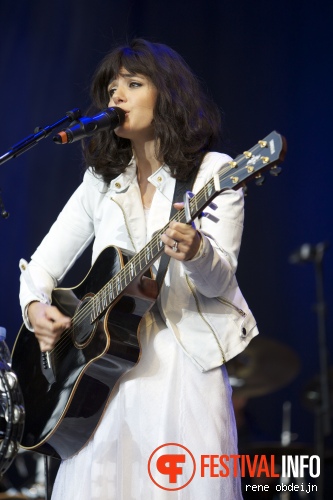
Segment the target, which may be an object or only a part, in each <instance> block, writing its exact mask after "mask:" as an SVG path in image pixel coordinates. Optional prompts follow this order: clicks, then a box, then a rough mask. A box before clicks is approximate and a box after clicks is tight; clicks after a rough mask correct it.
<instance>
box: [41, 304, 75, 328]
mask: <svg viewBox="0 0 333 500" xmlns="http://www.w3.org/2000/svg"><path fill="white" fill-rule="evenodd" d="M45 316H46V318H47V319H48V320H51V321H53V322H54V323H59V324H63V325H67V326H70V324H71V318H69V317H68V316H65V315H64V314H62V313H61V312H60V311H59V309H58V308H57V307H54V306H50V307H48V308H47V309H46V311H45Z"/></svg>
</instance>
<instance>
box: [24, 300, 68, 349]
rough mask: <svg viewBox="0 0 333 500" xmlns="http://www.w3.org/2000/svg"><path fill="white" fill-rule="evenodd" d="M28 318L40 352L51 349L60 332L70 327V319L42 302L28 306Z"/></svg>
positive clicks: (55, 308)
mask: <svg viewBox="0 0 333 500" xmlns="http://www.w3.org/2000/svg"><path fill="white" fill-rule="evenodd" d="M28 317H29V321H30V323H31V326H32V327H33V329H34V332H35V336H36V338H37V340H38V342H39V346H40V349H41V351H42V352H44V351H50V350H51V349H53V347H54V346H55V344H56V343H57V341H58V340H59V338H60V336H61V334H62V332H63V331H64V330H66V328H69V327H70V325H71V318H69V317H68V316H64V315H63V314H62V313H61V312H60V311H59V309H58V308H57V307H55V306H49V305H47V304H43V303H42V302H31V304H29V306H28Z"/></svg>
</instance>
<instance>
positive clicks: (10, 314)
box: [0, 0, 333, 442]
mask: <svg viewBox="0 0 333 500" xmlns="http://www.w3.org/2000/svg"><path fill="white" fill-rule="evenodd" d="M332 21H333V3H332V2H327V1H324V0H317V1H316V2H312V1H308V0H303V1H300V0H295V1H290V0H278V1H275V0H272V1H267V0H253V1H247V0H233V1H232V0H197V1H196V2H193V1H181V2H180V1H179V0H168V2H161V1H156V0H141V1H137V0H123V1H122V2H119V1H118V2H116V1H114V0H105V1H102V0H94V2H91V1H88V0H76V1H66V2H65V1H63V0H59V1H58V2H45V1H42V0H33V1H29V2H26V1H22V0H21V1H20V0H18V1H12V0H0V71H1V92H0V109H1V116H0V130H1V133H0V155H2V154H4V153H5V152H6V151H7V150H9V149H10V147H11V146H12V145H13V144H15V143H16V142H19V141H20V140H22V139H23V138H25V137H26V136H27V135H29V134H31V133H33V130H34V128H35V127H37V126H41V127H44V126H46V125H50V124H51V123H53V122H55V121H57V120H58V119H60V118H62V117H63V116H64V115H65V113H66V111H69V110H71V109H73V108H75V107H79V108H81V109H82V111H84V110H85V109H86V108H87V106H88V104H89V85H90V80H91V77H92V74H93V72H94V69H95V67H96V65H97V63H98V62H99V61H100V60H101V58H102V57H103V56H104V54H105V53H106V52H108V51H109V49H110V48H111V47H112V46H113V45H114V44H116V43H119V42H120V43H121V42H123V41H126V39H131V38H133V37H136V36H140V37H144V38H148V39H150V40H152V41H160V42H163V43H166V44H168V45H170V46H172V47H173V48H174V49H176V50H177V51H178V52H180V53H181V54H182V55H183V56H184V58H185V60H186V61H187V62H188V63H189V65H190V66H191V67H192V68H193V70H194V71H195V73H196V74H197V75H198V76H199V77H200V79H201V80H202V81H203V83H204V85H205V87H206V88H207V89H209V91H210V93H211V95H212V96H213V98H214V99H215V101H216V103H217V104H218V106H219V108H220V109H221V112H222V114H223V120H224V124H225V125H224V131H225V147H226V149H227V151H228V152H229V153H231V154H233V155H236V154H238V153H240V152H242V151H244V150H245V149H248V148H250V147H251V146H253V145H254V144H255V143H256V142H257V141H258V140H259V139H262V138H263V137H264V136H265V135H267V134H268V133H269V132H271V130H274V129H276V130H278V131H279V132H280V133H282V134H283V135H285V136H286V138H287V141H288V153H287V156H286V159H285V162H284V164H283V171H282V175H281V176H280V177H278V178H272V177H271V176H269V175H268V176H267V180H266V183H265V184H264V186H263V187H261V188H258V187H256V186H255V185H254V184H251V185H250V186H249V190H248V196H247V199H246V225H245V230H244V238H243V245H242V249H241V253H240V262H239V269H238V280H239V283H240V285H241V288H242V289H243V292H244V294H245V296H246V298H247V300H248V302H249V304H250V306H251V309H252V310H253V312H254V314H255V316H256V318H257V321H258V325H259V329H260V332H261V336H262V337H263V338H265V339H272V340H274V341H277V342H280V343H282V344H283V345H285V346H288V347H289V348H290V349H292V350H293V351H294V353H295V355H296V356H297V357H298V358H299V361H300V363H301V369H300V371H299V373H298V375H297V376H296V377H295V378H294V379H293V380H292V381H291V382H290V383H289V384H288V385H287V386H285V387H283V388H281V389H279V390H277V391H275V392H272V393H269V394H267V395H265V396H260V397H250V399H249V402H248V405H247V409H246V411H247V414H248V416H249V419H250V420H251V422H254V423H255V431H254V433H255V435H256V439H257V440H258V439H265V440H269V441H279V439H280V433H281V425H282V405H283V402H284V401H291V404H292V410H291V416H292V419H291V423H292V431H293V432H294V433H296V434H297V435H298V437H297V441H301V442H312V441H313V436H314V415H313V413H312V412H311V411H309V410H308V409H306V408H305V406H304V405H303V403H302V395H303V391H304V386H305V385H306V384H307V382H308V381H309V380H311V379H312V378H313V377H314V376H315V374H316V373H318V370H319V355H318V333H317V319H316V314H315V310H314V304H315V302H316V289H315V272H314V265H313V263H311V262H309V263H306V264H303V265H300V266H297V265H292V264H290V262H289V256H290V254H291V253H292V252H293V251H295V250H296V249H297V248H299V247H300V246H301V245H302V244H304V243H309V244H312V245H316V244H317V243H319V242H327V243H328V244H331V246H329V247H328V248H327V251H326V252H325V255H324V262H323V269H324V291H325V300H326V306H327V308H326V312H327V315H326V327H327V343H328V345H327V353H328V356H329V362H330V364H332V363H333V360H332V356H331V353H332V342H333V341H332V324H333V319H332V317H333V311H332V305H333V248H332V244H333V230H332V214H333V210H332V181H333V160H332V116H333V106H332V94H333V92H332V89H333V77H332V70H331V65H332V56H333V51H332V36H331V31H332V29H331V28H332ZM82 172H83V163H82V158H81V151H80V145H79V144H78V143H75V144H73V145H66V146H59V145H55V144H54V143H53V142H52V139H51V137H49V138H47V139H46V140H43V141H41V142H40V143H39V144H38V145H37V146H36V147H34V148H33V149H31V150H30V151H28V152H26V153H25V154H24V155H22V156H20V157H18V158H16V159H13V160H10V161H9V162H7V163H5V164H3V165H1V166H0V187H1V191H2V198H3V202H4V205H5V208H6V210H7V211H8V212H9V213H10V217H9V218H8V219H7V220H4V219H1V218H0V242H1V245H0V280H1V281H0V325H2V326H4V327H6V329H7V336H8V343H9V345H10V346H12V345H13V343H14V340H15V337H16V334H17V332H18V330H19V328H20V325H21V322H22V319H21V313H20V309H19V303H18V288H19V268H18V263H19V260H20V258H22V257H23V258H25V259H27V260H28V259H29V258H30V255H31V254H32V253H33V251H34V249H35V248H36V246H37V245H38V243H39V242H40V240H41V238H42V237H43V236H44V234H45V233H46V231H47V230H48V228H49V226H50V224H51V223H52V222H53V220H54V219H55V217H56V216H57V214H58V212H59V210H60V209H61V208H62V206H63V204H64V203H65V202H66V200H67V199H68V197H69V196H70V194H71V193H72V192H73V190H74V189H75V188H76V186H77V185H78V184H79V182H80V180H81V178H82ZM89 266H90V259H89V255H88V254H87V255H85V256H83V257H82V259H81V261H80V263H78V264H77V265H76V266H75V267H74V268H73V269H72V270H71V272H70V274H69V276H68V277H67V278H66V282H65V284H66V285H67V286H70V285H73V286H74V285H75V284H77V283H79V282H80V281H81V279H82V278H83V276H84V275H85V273H86V271H87V270H88V268H89ZM28 355H29V353H27V356H28ZM271 355H272V353H271V352H270V351H269V349H268V350H267V359H268V360H269V359H270V356H271ZM259 369H260V367H259ZM287 369H288V366H285V364H284V360H283V359H281V373H280V375H279V374H277V377H279V376H281V377H283V375H284V371H285V370H287ZM266 377H269V374H266V372H263V383H264V382H265V381H267V380H266Z"/></svg>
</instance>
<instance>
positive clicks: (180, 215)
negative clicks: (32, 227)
mask: <svg viewBox="0 0 333 500" xmlns="http://www.w3.org/2000/svg"><path fill="white" fill-rule="evenodd" d="M232 170H234V167H231V168H230V163H227V164H225V165H223V166H222V167H221V169H220V170H219V172H218V175H220V176H221V175H222V176H223V175H227V174H228V173H229V172H230V171H232ZM222 180H224V179H222ZM212 188H214V178H212V179H210V181H208V183H207V184H206V185H205V186H204V187H203V188H202V189H201V190H200V191H199V192H198V193H197V194H196V195H195V197H193V198H190V200H189V204H190V205H192V206H193V205H194V204H195V202H196V205H198V204H199V203H200V202H201V201H202V199H204V201H205V202H206V201H207V199H208V196H207V193H208V189H209V190H210V191H211V189H212ZM211 192H212V191H211ZM215 192H216V191H215ZM184 216H185V210H184V209H182V210H180V211H179V212H177V213H176V214H175V215H174V217H172V218H171V219H170V221H172V220H176V219H178V221H181V220H183V219H184ZM170 221H168V224H167V225H166V226H165V227H164V228H163V229H162V230H160V231H159V232H158V233H157V234H155V235H154V237H153V238H152V240H150V242H149V243H148V244H147V245H145V247H143V249H142V250H140V252H138V254H136V255H135V256H133V258H132V259H131V260H130V261H129V262H127V264H126V265H125V266H124V267H123V268H122V269H121V270H120V271H118V273H117V274H116V275H115V276H114V277H113V278H112V279H111V280H110V281H109V282H108V283H107V284H106V285H104V286H103V287H102V289H101V290H100V291H99V292H98V293H97V294H96V295H95V296H94V297H93V298H92V299H90V300H89V302H88V303H87V304H85V305H84V306H83V307H82V308H81V309H79V310H78V311H77V313H75V314H74V316H73V318H72V325H71V327H70V328H68V329H67V330H65V331H64V332H63V334H62V336H61V338H60V339H59V341H58V342H57V344H56V345H55V347H54V348H53V349H52V350H51V351H50V352H49V355H53V356H56V357H59V356H60V355H61V354H62V352H63V351H64V349H65V348H66V347H67V345H68V344H69V343H71V337H70V335H71V334H72V333H74V329H75V328H78V327H79V326H80V325H81V324H82V323H83V322H84V321H85V320H86V319H87V318H88V317H89V316H90V317H91V315H92V311H93V309H94V308H96V306H97V305H98V304H101V302H102V300H104V299H105V300H106V297H107V296H108V291H107V288H109V287H110V283H111V282H115V285H113V286H112V289H113V290H114V287H115V286H116V287H117V284H116V283H120V284H122V283H123V281H124V278H125V286H124V287H123V288H121V290H120V291H119V293H118V294H117V295H116V297H114V298H113V300H115V299H116V298H117V297H119V295H120V294H121V293H122V291H123V290H124V289H125V288H126V286H127V284H126V273H127V270H129V268H130V265H133V267H134V268H136V267H137V265H138V264H139V263H140V262H141V261H142V260H143V257H141V256H140V254H141V255H142V256H143V255H145V254H146V253H147V249H148V250H149V247H151V249H150V250H149V251H150V252H152V247H153V246H157V247H160V248H159V250H161V251H163V245H160V235H161V234H163V232H164V231H165V229H166V228H167V227H168V225H169V223H170ZM159 250H157V252H159ZM157 258H158V257H156V259H157ZM140 270H141V269H140ZM140 270H139V271H140ZM129 273H130V272H129ZM129 273H128V274H129ZM128 278H130V276H129V275H128ZM130 282H131V281H130ZM116 293H117V291H116ZM109 305H111V303H110V304H109ZM107 307H109V306H107ZM104 310H105V308H104ZM104 310H101V312H100V313H99V314H98V315H97V317H96V319H97V318H98V316H99V315H100V314H102V313H103V312H104ZM92 329H93V328H92ZM92 329H91V330H92ZM84 343H85V342H84Z"/></svg>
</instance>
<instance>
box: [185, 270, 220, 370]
mask: <svg viewBox="0 0 333 500" xmlns="http://www.w3.org/2000/svg"><path fill="white" fill-rule="evenodd" d="M185 277H186V283H187V286H188V287H189V289H190V291H191V293H192V295H193V297H194V300H195V303H196V306H197V309H198V313H199V314H200V316H201V318H202V320H203V321H204V322H205V323H206V325H207V326H208V328H209V329H210V331H211V332H212V334H213V335H214V338H215V340H216V342H217V345H218V346H219V349H220V352H221V355H222V362H223V364H224V363H225V362H226V359H225V355H224V351H223V348H222V346H221V344H220V341H219V339H218V337H217V335H216V333H215V332H214V329H213V328H212V326H211V325H210V324H209V323H208V321H207V320H206V318H205V317H204V316H203V314H202V312H201V309H200V305H199V299H198V297H197V296H196V293H195V291H194V289H193V285H192V283H191V282H190V280H189V277H188V276H187V274H185Z"/></svg>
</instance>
